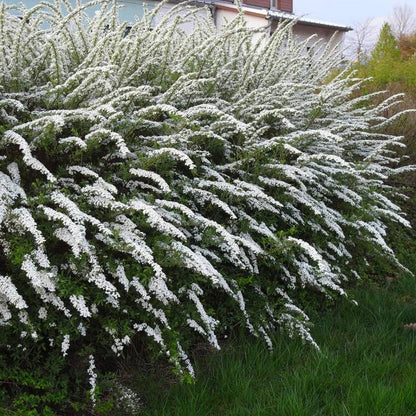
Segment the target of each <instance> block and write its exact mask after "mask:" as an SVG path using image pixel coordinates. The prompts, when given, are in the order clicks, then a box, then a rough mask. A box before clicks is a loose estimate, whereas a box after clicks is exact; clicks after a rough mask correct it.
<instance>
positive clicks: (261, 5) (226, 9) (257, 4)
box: [211, 0, 352, 41]
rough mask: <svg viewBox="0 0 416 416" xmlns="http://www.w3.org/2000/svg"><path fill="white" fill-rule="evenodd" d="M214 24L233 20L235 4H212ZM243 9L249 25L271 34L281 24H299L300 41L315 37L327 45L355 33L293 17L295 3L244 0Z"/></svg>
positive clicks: (296, 27) (222, 1)
mask: <svg viewBox="0 0 416 416" xmlns="http://www.w3.org/2000/svg"><path fill="white" fill-rule="evenodd" d="M211 4H212V5H213V7H214V8H215V11H216V13H215V23H216V25H217V27H221V26H222V25H223V24H224V21H225V20H227V19H228V20H229V19H232V18H233V16H235V15H236V13H237V6H236V5H235V3H234V1H233V0H218V1H215V0H213V1H212V3H211ZM242 9H243V11H244V14H245V16H246V19H247V22H248V24H249V25H250V26H252V27H265V28H266V30H269V31H270V34H272V33H273V32H274V31H275V30H276V27H277V25H278V24H279V22H282V21H288V20H289V21H290V20H296V24H295V25H294V27H293V33H294V35H295V36H296V37H297V38H298V39H299V40H305V39H307V38H309V37H310V36H312V35H314V34H316V35H318V37H319V38H321V39H323V40H324V41H329V39H330V38H331V37H332V36H334V35H335V37H336V40H338V41H342V40H343V38H344V35H345V33H346V32H348V31H350V30H352V29H351V28H350V27H348V26H343V25H338V24H334V23H328V22H323V21H319V20H314V19H308V18H306V17H302V16H296V15H295V14H294V13H293V0H242Z"/></svg>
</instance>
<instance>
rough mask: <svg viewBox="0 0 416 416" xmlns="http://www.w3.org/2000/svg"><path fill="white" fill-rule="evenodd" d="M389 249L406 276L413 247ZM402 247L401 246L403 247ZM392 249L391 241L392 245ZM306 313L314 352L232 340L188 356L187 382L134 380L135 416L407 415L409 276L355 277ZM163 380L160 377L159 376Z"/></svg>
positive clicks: (415, 337) (412, 316)
mask: <svg viewBox="0 0 416 416" xmlns="http://www.w3.org/2000/svg"><path fill="white" fill-rule="evenodd" d="M406 241H407V243H406V242H405V243H403V244H402V247H401V248H400V247H399V251H400V253H401V260H402V261H403V262H405V264H406V265H408V267H410V268H411V269H412V270H413V271H414V272H416V249H415V246H416V244H413V243H414V240H412V239H408V240H406ZM409 244H410V247H409ZM399 245H400V244H399ZM350 297H351V298H354V299H356V300H357V301H358V303H359V306H355V305H354V304H353V303H352V302H350V301H343V302H340V303H339V304H338V305H336V306H335V307H334V308H331V309H329V310H327V311H325V312H324V313H322V314H321V315H320V318H319V319H318V317H314V321H315V323H316V325H315V327H314V328H313V330H312V332H313V335H314V337H315V339H316V341H317V342H318V344H319V345H320V346H321V351H320V352H318V351H315V350H313V349H312V348H311V347H310V346H308V345H302V343H301V342H299V341H298V340H288V339H287V337H286V336H282V337H281V338H280V339H277V341H276V342H277V345H276V349H275V350H274V352H273V353H270V352H268V351H267V349H266V347H265V346H264V345H263V343H261V342H259V341H256V340H253V339H252V338H251V337H246V338H245V337H243V336H241V335H240V336H239V337H237V338H236V339H232V340H230V341H229V342H227V343H226V344H225V345H224V347H223V349H222V351H220V352H217V353H215V352H208V351H205V353H202V352H201V351H200V352H199V353H197V354H196V370H197V380H196V382H195V384H194V385H186V384H180V383H175V382H173V381H167V380H166V377H164V376H163V374H162V375H161V374H160V372H157V371H156V372H153V374H151V373H149V372H145V373H143V374H141V375H139V376H138V379H137V380H136V382H135V387H136V390H137V391H138V392H139V394H140V395H141V397H142V398H143V400H144V403H145V407H144V409H143V413H142V414H143V415H145V416H168V415H169V416H175V415H177V416H196V415H197V416H210V415H213V416H214V415H224V416H246V415H247V416H249V415H250V416H253V415H256V416H260V415H261V416H274V415H276V416H280V415H282V416H301V415H302V416H320V415H322V416H324V415H335V416H339V415H342V416H366V415H368V416H378V415H380V416H412V415H416V332H414V331H410V330H405V329H404V328H403V326H404V325H405V324H407V323H412V322H416V278H414V277H412V276H408V275H407V276H405V275H404V276H401V277H400V278H398V279H395V280H393V281H392V282H386V281H385V279H384V276H380V279H379V282H378V284H374V283H369V282H366V283H363V284H362V285H361V287H360V288H358V289H355V290H353V291H352V292H351V294H350ZM165 376H166V374H165Z"/></svg>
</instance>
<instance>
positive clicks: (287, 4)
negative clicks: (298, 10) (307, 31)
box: [277, 0, 293, 13]
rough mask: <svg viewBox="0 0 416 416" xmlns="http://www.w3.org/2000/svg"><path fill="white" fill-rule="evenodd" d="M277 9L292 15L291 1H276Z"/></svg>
mask: <svg viewBox="0 0 416 416" xmlns="http://www.w3.org/2000/svg"><path fill="white" fill-rule="evenodd" d="M277 8H278V9H279V10H281V11H282V12H288V13H293V0H278V2H277Z"/></svg>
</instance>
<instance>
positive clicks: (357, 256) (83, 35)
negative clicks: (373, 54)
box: [0, 2, 409, 414]
mask: <svg viewBox="0 0 416 416" xmlns="http://www.w3.org/2000/svg"><path fill="white" fill-rule="evenodd" d="M84 8H85V6H83V7H82V8H79V9H71V7H70V6H69V5H68V4H67V3H66V2H62V3H57V4H56V5H52V4H51V5H46V4H40V5H39V6H36V7H35V8H34V9H32V10H29V11H27V10H22V11H21V13H22V15H21V16H20V18H17V17H15V16H14V15H12V14H10V13H9V10H8V9H9V8H8V6H6V5H5V4H4V3H3V4H2V6H1V9H0V48H1V50H2V51H3V52H2V53H1V54H0V65H1V72H0V76H1V86H0V88H1V90H0V91H1V99H0V123H1V127H0V128H1V130H0V132H1V136H0V149H1V150H0V151H1V156H0V203H1V205H0V246H1V251H0V288H1V289H0V324H1V325H2V332H1V335H0V336H1V342H0V348H1V353H2V357H3V359H4V362H6V363H9V365H8V366H6V367H5V370H4V373H3V374H2V380H3V383H10V385H11V386H12V387H11V388H10V389H9V393H10V394H9V393H8V394H7V395H6V396H7V397H6V398H5V399H4V400H9V402H8V403H9V404H8V406H9V408H10V409H12V410H13V411H22V412H23V413H22V414H29V413H24V412H25V411H26V412H28V411H29V410H28V409H30V411H31V412H33V414H37V413H36V412H39V414H47V413H45V412H50V413H51V414H52V413H53V411H54V409H56V408H60V409H61V411H62V409H63V407H65V406H66V408H67V409H72V410H71V411H72V412H74V411H80V412H82V411H84V410H85V406H87V405H86V403H87V402H86V400H85V399H86V398H88V397H90V399H91V405H95V406H98V407H96V411H97V412H101V413H105V411H106V409H107V410H109V409H111V407H114V406H115V404H114V401H113V400H112V398H111V397H109V396H106V395H107V394H108V391H107V390H105V387H102V388H101V390H100V387H99V383H98V384H97V374H98V373H100V371H99V370H100V369H101V373H111V371H112V370H114V369H112V368H111V365H109V364H108V361H107V358H108V357H110V356H122V355H123V351H124V349H125V347H127V346H129V348H134V347H135V346H137V345H144V349H145V351H146V353H149V352H152V351H153V352H154V353H155V354H164V355H165V356H167V357H168V359H169V360H170V362H171V364H172V366H173V368H174V369H175V371H176V372H177V373H178V374H180V375H181V376H182V377H183V378H185V379H189V377H192V376H193V368H192V364H191V362H190V361H189V359H188V357H187V354H186V351H188V349H189V348H190V347H191V346H192V345H193V344H194V343H196V342H199V341H200V340H201V339H204V340H206V341H208V342H209V343H210V344H211V345H212V346H213V347H214V348H219V340H218V337H219V336H222V335H225V334H227V333H228V332H229V331H230V330H231V329H232V328H233V327H235V326H245V327H246V328H247V329H248V331H249V332H251V333H252V334H254V335H256V336H260V337H262V338H263V339H264V340H265V341H266V343H267V344H268V345H269V347H270V348H272V342H271V338H270V337H269V334H270V332H271V331H273V330H275V329H276V328H277V327H279V328H283V329H284V330H285V331H286V332H287V333H288V335H289V336H294V335H297V336H300V337H302V338H303V339H304V340H306V341H308V342H310V343H312V344H314V341H313V339H312V337H311V335H310V332H309V323H308V320H309V318H308V316H307V310H306V309H305V308H308V307H309V308H312V307H313V305H315V306H316V307H319V305H320V303H321V302H322V301H323V299H337V297H338V296H339V295H344V294H345V293H344V290H343V287H344V284H345V282H346V281H347V280H348V279H355V278H357V276H358V272H360V271H361V270H362V269H363V268H365V267H366V264H368V262H371V261H374V259H375V258H377V256H383V258H385V257H387V258H388V259H389V260H388V261H390V262H391V264H394V265H399V263H398V261H397V260H396V258H395V256H394V254H393V251H392V250H391V249H390V248H389V247H388V245H387V244H386V242H385V235H386V230H387V226H388V224H390V223H394V222H399V223H401V224H403V225H405V226H408V225H409V224H408V222H407V221H406V220H405V219H404V218H403V217H402V214H401V210H400V208H399V207H398V206H397V205H396V204H394V203H393V202H392V201H391V199H389V198H390V193H391V192H392V191H393V190H392V188H391V187H390V186H388V185H386V180H387V179H389V178H391V177H392V176H394V175H398V174H401V173H402V172H403V171H405V170H406V168H403V167H398V163H399V158H398V157H397V156H396V153H395V148H396V147H398V146H402V144H401V142H400V138H398V137H396V136H395V135H390V134H386V133H385V132H384V129H385V127H386V126H387V125H388V124H389V123H393V122H395V121H397V120H399V119H400V117H401V116H400V114H398V115H395V116H394V117H391V118H390V113H388V115H386V113H387V112H388V111H389V109H391V108H392V107H394V105H395V103H396V100H397V97H392V98H390V99H388V100H386V101H383V102H381V103H380V104H377V105H371V104H368V103H369V101H370V97H367V96H363V97H358V98H351V97H352V93H353V92H354V91H357V90H358V89H359V88H360V85H361V81H360V80H359V79H356V78H354V76H353V75H349V76H348V75H347V71H345V72H343V73H341V74H340V75H339V76H337V77H335V78H333V79H332V80H331V81H330V82H327V83H324V81H325V80H327V79H328V76H329V74H331V73H332V71H333V70H334V68H336V67H337V66H338V65H339V64H340V52H339V50H338V49H337V48H336V47H334V45H331V44H330V45H321V44H320V43H319V42H316V43H315V44H314V47H313V48H312V51H313V54H312V57H311V54H310V53H306V48H307V46H309V45H310V42H311V41H313V40H308V41H305V42H303V43H297V42H296V41H295V40H294V39H293V37H292V35H291V31H290V26H282V27H280V28H279V29H278V30H277V31H276V32H275V33H274V34H273V36H272V37H270V38H267V37H266V36H262V37H261V38H260V40H257V41H256V40H255V39H258V34H256V36H255V37H253V31H252V30H250V29H248V28H246V27H245V25H244V19H243V17H242V16H239V18H237V19H236V20H235V21H233V22H232V23H230V24H229V25H228V26H227V27H226V28H225V29H224V30H223V32H222V33H221V34H219V35H218V34H216V29H215V27H213V25H212V23H211V22H210V21H204V20H200V19H197V17H196V16H195V15H194V12H193V11H192V9H187V8H185V9H182V8H175V9H174V10H173V11H172V12H171V13H170V15H169V16H167V17H165V18H164V19H162V20H161V23H159V24H158V25H157V26H154V25H153V23H152V21H153V18H154V13H152V14H148V15H147V16H146V17H145V18H143V19H142V20H141V21H139V22H138V23H137V24H135V25H134V26H133V27H132V29H131V30H130V32H129V33H128V35H126V27H125V25H123V24H120V23H119V22H118V20H117V12H116V8H114V7H112V8H107V6H106V5H105V4H104V5H103V7H102V8H101V10H100V11H99V12H98V13H96V14H95V15H94V18H93V19H91V20H89V19H88V18H87V16H86V15H84V11H83V9H84ZM156 12H157V11H156ZM156 12H155V13H156ZM187 19H192V20H193V21H194V22H195V30H194V31H193V32H192V33H191V34H185V32H184V31H183V30H182V29H181V24H182V23H183V22H184V21H185V20H187ZM44 357H50V358H49V359H50V360H51V361H50V364H48V366H50V368H52V371H51V372H50V374H57V375H60V377H61V378H60V380H61V383H62V384H59V388H57V385H51V384H50V379H45V381H44V384H42V385H39V382H33V381H31V380H32V379H30V377H34V375H33V374H34V371H35V369H34V368H33V369H32V370H31V369H30V368H29V370H25V371H26V372H23V373H21V372H20V373H19V371H20V370H18V371H17V373H14V372H13V371H14V370H12V369H13V368H18V369H23V368H25V366H26V363H28V362H32V364H33V363H41V362H42V360H44ZM45 363H46V362H45ZM36 371H38V370H36ZM27 377H29V380H28V381H25V380H26V378H27ZM37 379H40V380H42V378H39V377H37ZM68 380H69V381H68ZM42 383H43V382H42ZM48 383H49V384H48ZM65 383H75V385H76V386H77V389H76V391H74V390H72V393H71V394H72V399H71V400H69V399H68V397H67V395H66V393H65V392H66V388H67V387H66V386H67V385H68V384H65ZM103 386H105V380H103ZM39 389H40V390H42V389H43V390H42V391H46V394H45V395H43V396H42V395H40V394H38V393H39V392H38V393H36V394H35V393H33V391H36V390H39ZM16 390H17V391H20V392H21V391H23V390H24V391H25V392H26V393H27V395H28V396H29V399H27V401H26V402H23V403H22V402H21V401H19V400H20V399H19V400H15V399H14V398H15V397H16V394H15V393H16ZM62 392H63V393H62ZM26 393H25V394H26ZM60 394H62V396H59V395H60ZM51 395H52V396H51ZM32 396H38V397H41V398H40V399H38V400H37V401H36V400H34V399H33V397H32ZM119 396H120V395H119ZM121 396H122V395H121ZM121 396H120V397H121ZM42 397H43V398H42ZM74 397H75V398H76V400H75V399H74ZM32 399H33V400H32ZM25 400H26V399H25ZM62 403H64V405H63V404H62ZM99 406H101V408H100V407H99ZM106 406H107V407H106ZM21 409H23V410H21ZM45 409H46V410H45ZM97 409H98V410H97ZM68 411H69V410H68ZM42 412H43V413H42Z"/></svg>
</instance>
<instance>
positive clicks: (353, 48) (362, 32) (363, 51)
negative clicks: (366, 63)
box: [348, 18, 374, 62]
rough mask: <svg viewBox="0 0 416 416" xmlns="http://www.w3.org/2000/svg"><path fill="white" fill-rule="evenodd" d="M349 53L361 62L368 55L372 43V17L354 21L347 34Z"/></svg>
mask: <svg viewBox="0 0 416 416" xmlns="http://www.w3.org/2000/svg"><path fill="white" fill-rule="evenodd" d="M348 43H349V45H348V46H349V49H350V53H351V55H352V56H353V58H354V59H355V60H356V61H357V62H362V61H363V60H365V58H366V57H367V56H368V54H369V51H370V48H371V46H372V45H373V44H374V27H373V19H372V18H371V19H366V20H364V21H363V22H359V23H356V24H355V25H354V30H353V31H352V32H351V34H350V35H349V36H348Z"/></svg>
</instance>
